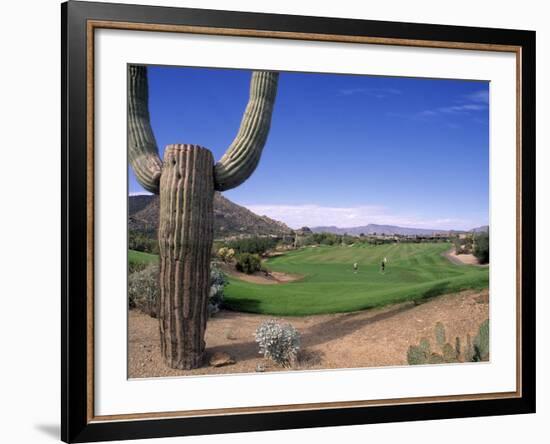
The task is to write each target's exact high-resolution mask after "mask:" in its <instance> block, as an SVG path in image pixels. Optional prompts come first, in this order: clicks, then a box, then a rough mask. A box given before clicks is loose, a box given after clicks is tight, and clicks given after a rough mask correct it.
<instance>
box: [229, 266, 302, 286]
mask: <svg viewBox="0 0 550 444" xmlns="http://www.w3.org/2000/svg"><path fill="white" fill-rule="evenodd" d="M218 267H219V268H220V269H221V270H222V271H223V272H224V273H225V274H228V275H230V276H233V277H235V278H237V279H240V280H241V281H245V282H251V283H253V284H260V285H274V284H284V283H286V282H294V281H299V280H300V279H303V276H300V275H298V274H289V273H281V272H278V271H269V272H268V273H264V272H263V271H257V272H255V273H253V274H246V273H241V272H240V271H237V270H235V265H234V264H233V263H230V264H226V263H219V264H218Z"/></svg>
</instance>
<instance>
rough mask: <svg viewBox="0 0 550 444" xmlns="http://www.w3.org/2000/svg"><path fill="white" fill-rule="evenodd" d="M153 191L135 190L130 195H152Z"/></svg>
mask: <svg viewBox="0 0 550 444" xmlns="http://www.w3.org/2000/svg"><path fill="white" fill-rule="evenodd" d="M152 195H153V193H149V192H148V191H135V192H133V193H132V192H130V193H128V196H152Z"/></svg>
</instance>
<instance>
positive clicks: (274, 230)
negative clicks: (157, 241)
mask: <svg viewBox="0 0 550 444" xmlns="http://www.w3.org/2000/svg"><path fill="white" fill-rule="evenodd" d="M158 219H159V198H158V196H153V195H144V196H130V197H129V198H128V228H129V229H130V230H133V231H139V232H142V233H144V234H148V235H152V236H155V235H156V232H157V229H158ZM291 233H292V230H291V229H290V228H289V227H288V226H286V225H285V224H284V223H282V222H279V221H276V220H273V219H270V218H269V217H267V216H258V215H257V214H255V213H253V212H252V211H250V210H248V209H246V208H244V207H242V206H240V205H237V204H235V203H233V202H231V201H230V200H229V199H226V198H225V197H224V196H222V195H221V194H220V193H216V194H215V195H214V238H215V239H221V238H227V237H233V236H269V235H276V236H282V235H288V234H291Z"/></svg>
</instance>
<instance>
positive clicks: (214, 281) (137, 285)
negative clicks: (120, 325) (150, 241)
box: [128, 264, 229, 317]
mask: <svg viewBox="0 0 550 444" xmlns="http://www.w3.org/2000/svg"><path fill="white" fill-rule="evenodd" d="M228 283H229V282H228V281H227V278H226V276H225V275H224V274H223V273H222V271H221V270H220V269H218V268H217V267H216V266H215V265H212V267H211V269H210V293H209V298H208V312H209V314H214V313H217V312H218V311H220V308H221V306H222V305H223V298H224V289H225V286H226V285H227V284H228ZM159 295H160V282H159V266H158V264H148V265H146V266H145V268H143V269H142V270H139V271H135V272H133V273H131V274H130V275H129V276H128V305H129V307H130V308H135V309H138V310H140V311H142V312H143V313H146V314H148V315H149V316H152V317H157V304H158V300H159Z"/></svg>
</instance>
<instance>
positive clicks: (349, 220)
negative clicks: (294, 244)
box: [241, 204, 475, 230]
mask: <svg viewBox="0 0 550 444" xmlns="http://www.w3.org/2000/svg"><path fill="white" fill-rule="evenodd" d="M241 205H242V204H241ZM243 206H245V207H246V208H248V209H249V210H250V211H252V212H254V213H256V214H259V215H262V216H268V217H270V218H272V219H275V220H279V221H281V222H284V223H286V224H287V225H288V226H289V227H291V228H300V227H303V226H308V227H317V226H332V225H334V226H337V227H340V228H350V227H357V226H362V225H367V224H369V223H371V224H382V225H398V226H401V227H409V228H437V229H442V230H445V229H470V228H472V226H474V225H475V223H472V222H471V221H467V220H461V219H452V218H440V219H424V218H421V217H417V216H414V215H398V214H392V213H391V212H389V211H388V209H386V208H384V207H381V206H375V205H363V206H352V207H332V206H321V205H315V204H304V205H261V204H257V205H246V204H245V205H243Z"/></svg>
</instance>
